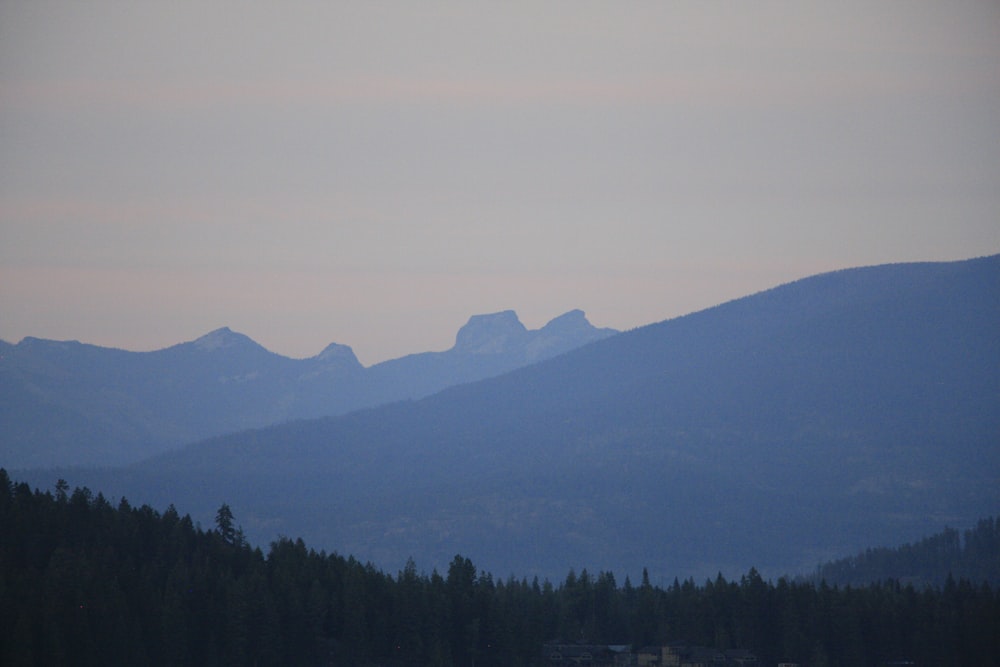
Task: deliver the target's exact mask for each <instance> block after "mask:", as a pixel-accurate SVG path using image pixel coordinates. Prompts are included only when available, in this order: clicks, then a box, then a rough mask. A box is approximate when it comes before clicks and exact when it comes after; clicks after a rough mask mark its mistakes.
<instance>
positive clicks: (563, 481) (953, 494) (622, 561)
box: [48, 256, 1000, 577]
mask: <svg viewBox="0 0 1000 667" xmlns="http://www.w3.org/2000/svg"><path fill="white" fill-rule="evenodd" d="M998 331H1000V256H995V257H989V258H983V259H977V260H969V261H966V262H955V263H941V264H908V265H890V266H879V267H870V268H863V269H853V270H847V271H840V272H835V273H831V274H824V275H821V276H816V277H813V278H809V279H805V280H802V281H798V282H795V283H791V284H788V285H784V286H781V287H778V288H775V289H773V290H769V291H767V292H763V293H760V294H756V295H753V296H749V297H746V298H744V299H740V300H737V301H733V302H730V303H727V304H723V305H721V306H718V307H715V308H711V309H708V310H705V311H702V312H699V313H694V314H691V315H689V316H686V317H682V318H677V319H675V320H670V321H667V322H662V323H659V324H655V325H650V326H648V327H644V328H641V329H637V330H634V331H631V332H628V333H625V334H621V335H618V336H615V337H612V338H608V339H605V340H602V341H599V342H597V343H594V344H593V345H590V346H587V347H584V348H580V349H578V350H575V351H573V352H570V353H568V354H565V355H562V356H559V357H556V358H553V359H551V360H548V361H545V362H542V363H539V364H535V365H532V366H529V367H526V368H522V369H520V370H518V371H515V372H512V373H508V374H506V375H502V376H500V377H497V378H494V379H491V380H487V381H483V382H479V383H476V384H472V385H464V386H458V387H453V388H451V389H448V390H445V391H443V392H441V393H439V394H437V395H434V396H431V397H429V398H427V399H424V400H421V401H416V402H414V401H408V402H403V403H399V404H394V405H390V406H385V407H383V408H379V409H374V410H368V411H364V412H359V413H354V414H351V415H347V416H344V417H340V418H336V419H325V420H318V421H306V422H298V423H294V424H288V425H285V426H281V427H273V428H268V429H263V430H259V431H252V432H246V433H241V434H234V435H230V436H225V437H221V438H217V439H214V440H211V441H207V442H203V443H199V444H198V445H196V446H192V447H188V448H186V449H184V450H182V451H179V452H175V453H172V454H170V455H166V456H163V457H159V458H157V459H155V460H152V461H149V462H146V463H143V464H140V465H136V466H133V467H131V468H130V469H128V471H127V473H122V472H121V471H116V472H115V474H114V476H113V478H111V477H107V478H102V477H101V476H100V475H98V474H97V473H93V474H92V476H90V477H87V476H86V475H85V476H83V477H82V478H80V477H74V478H73V479H72V480H71V481H72V483H74V484H77V483H87V484H88V485H91V486H93V487H95V488H104V489H106V493H113V494H120V493H125V494H126V495H128V496H129V497H130V498H132V496H133V495H134V494H136V493H138V494H140V495H139V497H138V498H137V499H138V500H141V501H143V502H160V503H162V502H164V500H165V499H166V498H168V497H169V498H171V499H172V500H173V501H174V502H177V504H178V507H179V508H181V509H182V510H183V511H192V512H203V513H206V512H210V511H211V508H213V507H218V505H219V504H220V503H221V502H223V501H226V502H229V503H230V504H231V505H232V506H233V508H234V510H235V511H237V514H238V516H239V517H240V520H241V521H242V522H243V523H244V526H245V527H246V528H247V532H248V535H249V536H250V537H251V538H252V539H257V540H262V541H264V540H269V539H272V538H273V536H274V535H276V534H279V533H280V534H285V535H302V536H304V537H305V538H306V539H307V540H309V541H310V542H311V543H313V544H316V545H317V546H320V547H324V548H328V549H336V550H338V551H341V552H345V553H352V554H355V555H356V556H358V557H361V558H370V559H374V560H375V561H376V562H379V563H383V564H386V565H387V566H396V565H398V564H400V563H402V562H404V561H405V559H406V557H407V556H413V557H415V558H418V559H419V560H420V561H421V562H429V563H432V564H436V565H441V566H443V564H445V563H447V562H448V559H449V558H450V557H451V556H452V555H454V553H456V552H461V553H466V554H469V555H470V556H472V557H473V558H474V560H476V561H477V562H479V563H481V564H482V565H483V566H484V567H486V568H487V569H490V570H492V571H495V572H499V573H501V574H506V573H509V572H518V573H531V572H537V573H541V574H554V575H556V576H558V573H559V572H563V571H565V569H566V568H567V567H570V566H577V567H579V566H584V567H588V568H590V569H592V570H596V569H599V568H603V569H613V570H614V571H616V572H621V571H625V572H633V573H636V574H637V573H638V572H639V571H640V570H641V568H642V567H648V568H649V571H650V572H651V573H652V574H654V575H655V576H663V577H673V576H688V575H691V576H699V577H700V576H710V575H713V574H714V573H715V572H716V571H719V570H722V571H724V572H727V573H735V572H740V571H745V570H746V568H747V567H749V566H751V565H756V566H757V567H758V568H759V569H761V570H762V571H764V572H765V573H767V574H781V573H784V572H795V571H799V572H802V571H808V570H812V569H813V568H814V566H815V565H816V564H817V563H818V562H820V561H823V560H829V559H831V558H833V557H836V556H840V555H843V554H845V553H853V552H856V551H857V550H858V549H860V548H862V547H864V546H865V545H866V544H873V543H887V542H888V543H892V542H896V543H902V542H905V541H907V540H913V539H916V538H918V537H919V536H921V535H925V534H928V533H929V532H931V531H933V530H936V529H937V528H938V527H940V526H941V525H955V526H962V525H971V523H972V522H973V521H975V519H976V518H978V517H981V516H986V515H990V514H995V513H996V508H997V507H998V506H1000V446H998V445H1000V336H997V332H998ZM49 474H50V476H51V473H49ZM74 474H75V473H74ZM81 474H82V473H81ZM48 483H51V481H49V482H48ZM182 503H183V507H182ZM204 516H209V515H207V514H205V515H204Z"/></svg>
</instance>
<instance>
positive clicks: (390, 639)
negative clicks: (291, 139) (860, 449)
mask: <svg viewBox="0 0 1000 667" xmlns="http://www.w3.org/2000/svg"><path fill="white" fill-rule="evenodd" d="M996 537H997V525H996V524H995V523H994V522H993V521H992V520H988V521H986V522H982V523H980V525H979V526H978V527H977V529H976V530H975V531H972V532H971V533H970V534H967V535H966V538H967V540H966V541H967V543H969V544H971V543H973V542H974V543H975V544H976V545H977V546H976V549H979V551H976V557H977V558H979V557H986V558H988V557H989V556H984V555H983V553H981V549H982V542H983V541H984V540H985V541H989V540H992V543H993V544H994V545H995V544H996ZM970 539H971V541H970ZM975 540H979V541H978V542H975ZM948 543H949V545H952V544H953V543H954V541H953V539H952V538H951V537H949V538H948ZM952 555H953V554H952ZM996 557H997V554H996V552H995V551H994V552H993V555H992V558H993V559H994V562H995V559H996ZM859 563H860V561H857V562H855V563H854V565H855V566H859ZM842 565H843V566H845V567H846V566H847V563H846V562H845V563H843V564H842ZM556 638H561V640H563V641H569V642H572V641H580V640H586V641H588V642H594V643H608V644H631V645H633V646H636V647H638V646H647V645H659V644H666V643H668V642H671V641H675V640H685V641H688V642H691V643H693V644H698V645H704V646H713V647H717V648H722V649H725V648H743V649H748V650H750V651H752V652H753V654H754V655H756V656H757V658H758V659H759V664H761V665H774V664H777V663H778V662H794V663H799V664H801V665H803V666H805V665H809V666H816V667H818V666H820V665H872V666H875V665H885V664H887V663H890V662H893V661H900V660H904V661H912V662H913V664H917V665H938V664H947V665H997V664H1000V591H998V589H997V588H996V585H995V583H994V584H991V583H990V582H989V581H985V580H981V581H975V580H970V579H965V578H961V577H960V578H957V579H956V578H953V577H948V578H947V579H946V580H945V581H944V583H943V584H942V585H935V586H930V585H927V586H925V585H920V586H915V585H914V584H913V583H912V582H910V583H900V581H898V580H882V581H880V582H878V583H873V584H870V585H865V586H859V587H852V586H849V585H848V586H843V587H841V586H838V585H829V584H827V583H826V582H825V581H820V582H819V583H817V582H815V581H804V580H790V579H785V578H782V579H779V580H778V581H777V582H771V581H765V580H763V579H762V578H761V576H760V575H759V574H758V573H757V572H756V571H755V570H752V569H751V570H750V571H749V572H748V573H747V574H745V575H744V576H742V577H741V578H740V579H739V580H733V581H727V580H725V579H724V578H723V577H722V576H721V575H720V576H718V577H716V578H715V579H713V580H707V581H705V582H701V583H698V582H695V581H692V580H687V581H684V582H678V581H674V582H673V584H672V585H669V586H666V587H660V586H653V585H651V584H650V582H649V580H648V577H646V576H643V577H642V580H641V581H639V582H632V581H630V580H629V579H628V578H626V579H624V580H623V581H618V580H617V579H616V577H615V576H614V574H612V573H610V572H599V573H596V574H594V573H590V572H588V571H586V570H581V571H580V572H574V571H570V572H569V573H568V574H567V576H566V578H565V580H564V581H562V582H557V583H551V582H548V581H543V582H539V581H538V580H537V579H534V580H531V581H529V580H527V579H525V578H520V579H519V578H517V577H514V576H511V577H509V578H507V579H500V578H497V579H494V577H493V576H492V575H491V574H489V573H485V572H480V571H477V569H476V567H475V565H474V564H473V563H472V562H471V561H470V560H469V559H468V558H464V557H462V556H456V557H455V558H454V559H453V561H452V562H451V564H450V565H449V567H448V570H447V572H445V573H439V572H437V571H434V572H431V573H430V574H425V573H422V572H420V571H419V570H418V569H417V566H416V564H414V563H413V562H412V561H411V562H408V563H407V564H406V566H405V567H404V569H403V570H402V571H400V572H398V573H395V574H391V573H386V572H383V571H380V570H378V569H376V568H375V567H374V566H372V565H370V564H364V563H360V562H358V561H357V560H355V559H353V558H350V557H343V556H340V555H337V554H327V553H323V552H316V551H314V550H311V549H309V548H308V547H307V545H306V544H305V543H304V542H303V541H302V540H291V539H280V540H278V541H276V542H273V543H272V544H271V545H270V546H269V548H268V551H267V553H266V554H265V553H264V552H263V551H262V550H261V549H260V548H255V547H253V546H251V545H249V544H247V543H246V541H245V540H244V538H243V536H242V533H241V531H240V530H239V528H238V526H237V524H236V520H235V517H234V516H233V514H232V512H231V511H230V509H229V508H228V507H227V506H225V505H223V506H222V507H220V508H219V512H218V515H217V517H216V525H215V526H214V527H213V528H211V529H203V528H201V527H200V526H196V525H194V523H193V522H192V521H191V519H190V517H188V516H180V515H179V514H178V512H177V511H176V510H175V509H173V507H172V506H171V507H170V508H168V509H167V510H165V511H164V512H162V513H160V512H157V511H156V510H154V509H152V508H150V507H148V506H142V507H132V506H131V505H129V503H128V502H127V501H125V500H121V501H119V502H117V503H112V502H110V501H109V500H108V499H106V498H105V497H103V496H102V495H100V494H98V495H96V496H95V495H93V494H92V493H91V492H90V491H88V490H87V489H83V488H77V489H75V490H73V491H72V492H71V491H70V489H69V487H68V485H67V484H66V483H65V482H63V481H61V480H60V482H58V483H57V484H56V487H55V489H54V491H44V492H43V491H39V490H34V491H33V490H32V489H31V488H30V487H29V486H28V485H27V484H24V483H14V482H12V481H11V479H10V478H9V476H8V475H7V473H6V472H5V471H3V470H2V469H0V664H3V665H12V666H13V665H69V664H72V665H140V664H142V665H456V666H457V665H463V666H464V665H480V666H489V665H497V666H504V667H507V666H510V665H534V664H545V663H544V659H543V657H542V652H541V648H542V645H543V643H545V642H547V641H551V640H554V639H556Z"/></svg>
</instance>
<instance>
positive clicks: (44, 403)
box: [0, 310, 617, 468]
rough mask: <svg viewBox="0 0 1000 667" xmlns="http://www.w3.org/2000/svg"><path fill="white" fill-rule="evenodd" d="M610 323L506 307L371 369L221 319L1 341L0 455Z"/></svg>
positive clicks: (197, 423)
mask: <svg viewBox="0 0 1000 667" xmlns="http://www.w3.org/2000/svg"><path fill="white" fill-rule="evenodd" d="M614 333H617V332H616V331H615V330H613V329H599V328H596V327H594V326H592V325H591V324H590V323H589V322H588V321H587V319H586V317H585V316H584V314H583V312H582V311H579V310H574V311H570V312H568V313H566V314H564V315H562V316H560V317H557V318H556V319H554V320H552V321H551V322H549V323H548V324H547V325H546V326H544V327H542V328H541V329H537V330H528V329H527V328H525V327H524V325H523V324H521V322H520V321H519V320H518V318H517V315H516V314H515V313H514V311H505V312H502V313H496V314H493V315H477V316H474V317H472V318H471V319H470V320H469V322H468V324H466V325H465V326H464V327H463V328H462V329H461V330H460V331H459V332H458V336H457V340H456V344H455V346H454V347H453V348H452V349H451V350H448V351H445V352H428V353H424V354H415V355H410V356H407V357H403V358H401V359H395V360H391V361H386V362H383V363H380V364H376V365H374V366H372V367H370V368H364V367H363V366H362V365H361V364H360V363H359V362H358V360H357V358H356V357H355V356H354V352H353V351H352V350H351V348H350V347H348V346H346V345H337V344H331V345H329V346H328V347H327V348H326V349H324V350H323V351H322V352H321V353H320V354H318V355H317V356H315V357H311V358H309V359H289V358H288V357H283V356H281V355H278V354H274V353H273V352H269V351H268V350H266V349H264V348H263V347H261V346H260V345H258V344H257V343H255V342H254V341H253V340H251V339H250V338H248V337H247V336H245V335H243V334H239V333H236V332H233V331H231V330H229V329H228V328H222V329H218V330H216V331H213V332H211V333H209V334H206V335H205V336H202V337H201V338H198V339H197V340H194V341H191V342H187V343H181V344H179V345H175V346H172V347H169V348H166V349H163V350H158V351H155V352H127V351H124V350H117V349H109V348H102V347H97V346H94V345H85V344H82V343H79V342H76V341H51V340H42V339H38V338H25V339H24V340H22V341H21V342H20V343H18V344H17V345H11V344H10V343H5V342H2V341H0V464H2V465H6V466H8V467H10V468H14V467H31V466H53V465H119V464H122V463H127V462H131V461H137V460H139V459H142V458H145V457H148V456H151V455H153V454H156V453H159V452H162V451H165V450H168V449H170V448H174V447H178V446H180V445H182V444H184V443H188V442H193V441H196V440H200V439H203V438H207V437H210V436H213V435H219V434H222V433H227V432H232V431H239V430H244V429H248V428H256V427H261V426H266V425H268V424H274V423H279V422H285V421H289V420H292V419H302V418H307V417H321V416H327V415H339V414H344V413H346V412H349V411H351V410H356V409H359V408H365V407H371V406H374V405H379V404H382V403H389V402H392V401H398V400H402V399H408V398H419V397H422V396H427V395H429V394H432V393H434V392H436V391H440V390H441V389H444V388H445V387H448V386H450V385H452V384H457V383H461V382H471V381H474V380H481V379H483V378H487V377H491V376H493V375H497V374H500V373H504V372H507V371H510V370H513V369H515V368H519V367H521V366H524V365H526V364H530V363H534V362H536V361H539V360H543V359H547V358H550V357H552V356H555V355H558V354H561V353H563V352H566V351H568V350H571V349H574V348H576V347H579V346H581V345H585V344H587V343H590V342H593V341H595V340H599V339H601V338H604V337H607V336H609V335H612V334H614Z"/></svg>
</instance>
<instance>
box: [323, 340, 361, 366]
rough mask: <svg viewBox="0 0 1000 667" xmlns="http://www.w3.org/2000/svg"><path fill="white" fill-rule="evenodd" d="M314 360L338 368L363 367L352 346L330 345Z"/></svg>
mask: <svg viewBox="0 0 1000 667" xmlns="http://www.w3.org/2000/svg"><path fill="white" fill-rule="evenodd" d="M314 358H315V359H316V360H317V361H322V362H324V363H327V364H335V365H338V366H358V367H360V366H361V362H360V361H358V357H357V356H356V355H355V354H354V350H352V349H351V346H350V345H341V344H340V343H330V344H329V345H327V346H326V347H325V348H323V351H322V352H320V353H319V354H317V355H316V356H315V357H314Z"/></svg>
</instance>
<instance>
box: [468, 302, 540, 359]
mask: <svg viewBox="0 0 1000 667" xmlns="http://www.w3.org/2000/svg"><path fill="white" fill-rule="evenodd" d="M527 331H528V330H527V329H526V328H525V326H524V325H523V324H521V320H519V319H518V317H517V313H515V312H514V311H513V310H504V311H501V312H499V313H489V314H487V315H473V316H472V317H470V318H469V321H468V322H467V323H466V325H465V326H464V327H462V328H461V329H459V330H458V335H457V336H456V337H455V347H454V348H452V349H453V350H454V351H456V352H463V353H466V354H497V353H500V352H504V351H506V350H507V349H508V348H509V347H510V345H511V343H513V342H514V341H515V340H517V339H519V338H521V337H523V336H524V334H525V333H527Z"/></svg>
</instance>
